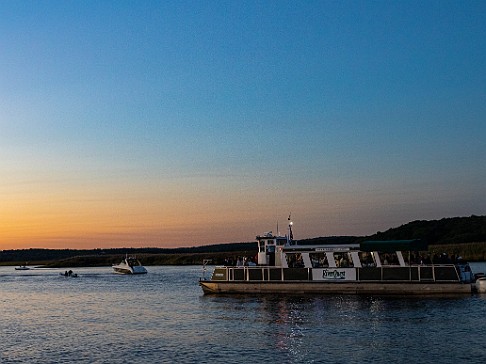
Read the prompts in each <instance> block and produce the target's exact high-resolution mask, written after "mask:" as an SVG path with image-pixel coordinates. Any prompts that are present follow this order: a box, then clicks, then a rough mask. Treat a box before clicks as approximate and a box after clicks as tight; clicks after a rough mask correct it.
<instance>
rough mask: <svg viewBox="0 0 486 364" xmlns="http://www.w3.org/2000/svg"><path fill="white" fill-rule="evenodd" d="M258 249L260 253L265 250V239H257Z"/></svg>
mask: <svg viewBox="0 0 486 364" xmlns="http://www.w3.org/2000/svg"><path fill="white" fill-rule="evenodd" d="M258 251H259V252H260V253H263V252H264V251H265V241H264V240H260V241H258Z"/></svg>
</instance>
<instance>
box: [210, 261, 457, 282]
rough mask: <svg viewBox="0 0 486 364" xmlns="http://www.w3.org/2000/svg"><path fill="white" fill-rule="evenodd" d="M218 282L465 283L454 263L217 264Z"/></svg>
mask: <svg viewBox="0 0 486 364" xmlns="http://www.w3.org/2000/svg"><path fill="white" fill-rule="evenodd" d="M211 280H214V281H255V282H256V281H264V282H266V281H274V282H276V281H359V282H384V281H385V282H389V281H396V282H424V283H426V282H461V278H460V275H459V272H458V270H457V268H456V266H455V265H454V264H432V265H412V266H406V267H403V266H386V267H362V268H332V267H329V268H281V267H272V266H243V267H227V266H225V267H216V268H215V269H214V271H213V274H212V278H211Z"/></svg>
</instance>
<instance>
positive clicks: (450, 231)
mask: <svg viewBox="0 0 486 364" xmlns="http://www.w3.org/2000/svg"><path fill="white" fill-rule="evenodd" d="M367 239H368V240H401V239H423V240H425V241H427V242H428V243H429V244H431V245H432V244H433V245H442V244H463V243H478V242H486V216H475V215H471V216H469V217H451V218H443V219H440V220H430V221H427V220H416V221H412V222H409V223H408V224H405V225H402V226H399V227H397V228H392V229H388V230H387V231H385V232H380V231H379V232H377V233H376V234H374V235H371V236H369V237H367Z"/></svg>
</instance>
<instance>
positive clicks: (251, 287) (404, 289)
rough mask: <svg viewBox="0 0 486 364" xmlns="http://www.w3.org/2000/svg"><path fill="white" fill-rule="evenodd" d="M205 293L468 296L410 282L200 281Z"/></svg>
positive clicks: (461, 286)
mask: <svg viewBox="0 0 486 364" xmlns="http://www.w3.org/2000/svg"><path fill="white" fill-rule="evenodd" d="M199 285H200V286H201V288H202V289H203V292H204V293H205V294H217V293H224V294H232V293H236V294H247V293H253V294H268V293H271V294H343V295H346V294H350V295H420V296H422V295H434V296H435V295H457V294H460V295H461V294H463V295H467V294H471V293H472V286H471V284H467V283H456V282H451V283H411V282H406V283H402V282H309V281H293V282H230V281H210V280H201V281H200V282H199Z"/></svg>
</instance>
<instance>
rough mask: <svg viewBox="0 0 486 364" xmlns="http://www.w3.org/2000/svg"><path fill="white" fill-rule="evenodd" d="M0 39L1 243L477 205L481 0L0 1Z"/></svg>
mask: <svg viewBox="0 0 486 364" xmlns="http://www.w3.org/2000/svg"><path fill="white" fill-rule="evenodd" d="M0 50H1V51H0V156H1V158H0V176H1V177H2V178H1V179H0V217H2V218H3V220H4V228H3V230H2V228H0V248H2V244H3V246H5V247H10V246H18V247H32V246H42V247H78V246H79V247H84V246H95V247H102V246H127V245H133V246H187V245H199V244H208V243H218V242H227V241H248V240H252V239H253V238H254V235H256V234H258V233H261V232H263V231H266V230H270V229H275V227H274V225H275V221H276V220H280V221H282V223H283V222H284V221H285V219H286V216H287V215H288V212H289V211H292V214H293V216H294V219H295V220H296V221H295V233H296V234H295V235H296V237H301V238H303V237H315V236H323V235H344V234H372V233H374V232H376V231H378V230H384V229H387V228H390V227H394V226H398V225H401V224H404V223H407V222H409V221H412V220H416V219H439V218H442V217H449V216H468V215H471V214H477V215H480V214H484V213H485V212H486V197H485V196H486V187H485V183H484V182H485V181H486V172H485V171H486V169H485V168H484V165H485V162H486V143H485V137H486V126H485V124H486V123H485V115H486V67H485V65H486V3H484V2H481V1H468V2H461V1H427V2H420V1H403V2H391V1H315V2H314V1H288V2H287V1H207V2H204V1H164V2H159V1H83V2H76V1H42V2H39V1H2V2H0ZM2 200H3V203H2ZM2 205H3V207H2ZM269 225H270V226H269ZM2 236H3V239H2ZM2 240H3V242H2Z"/></svg>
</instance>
